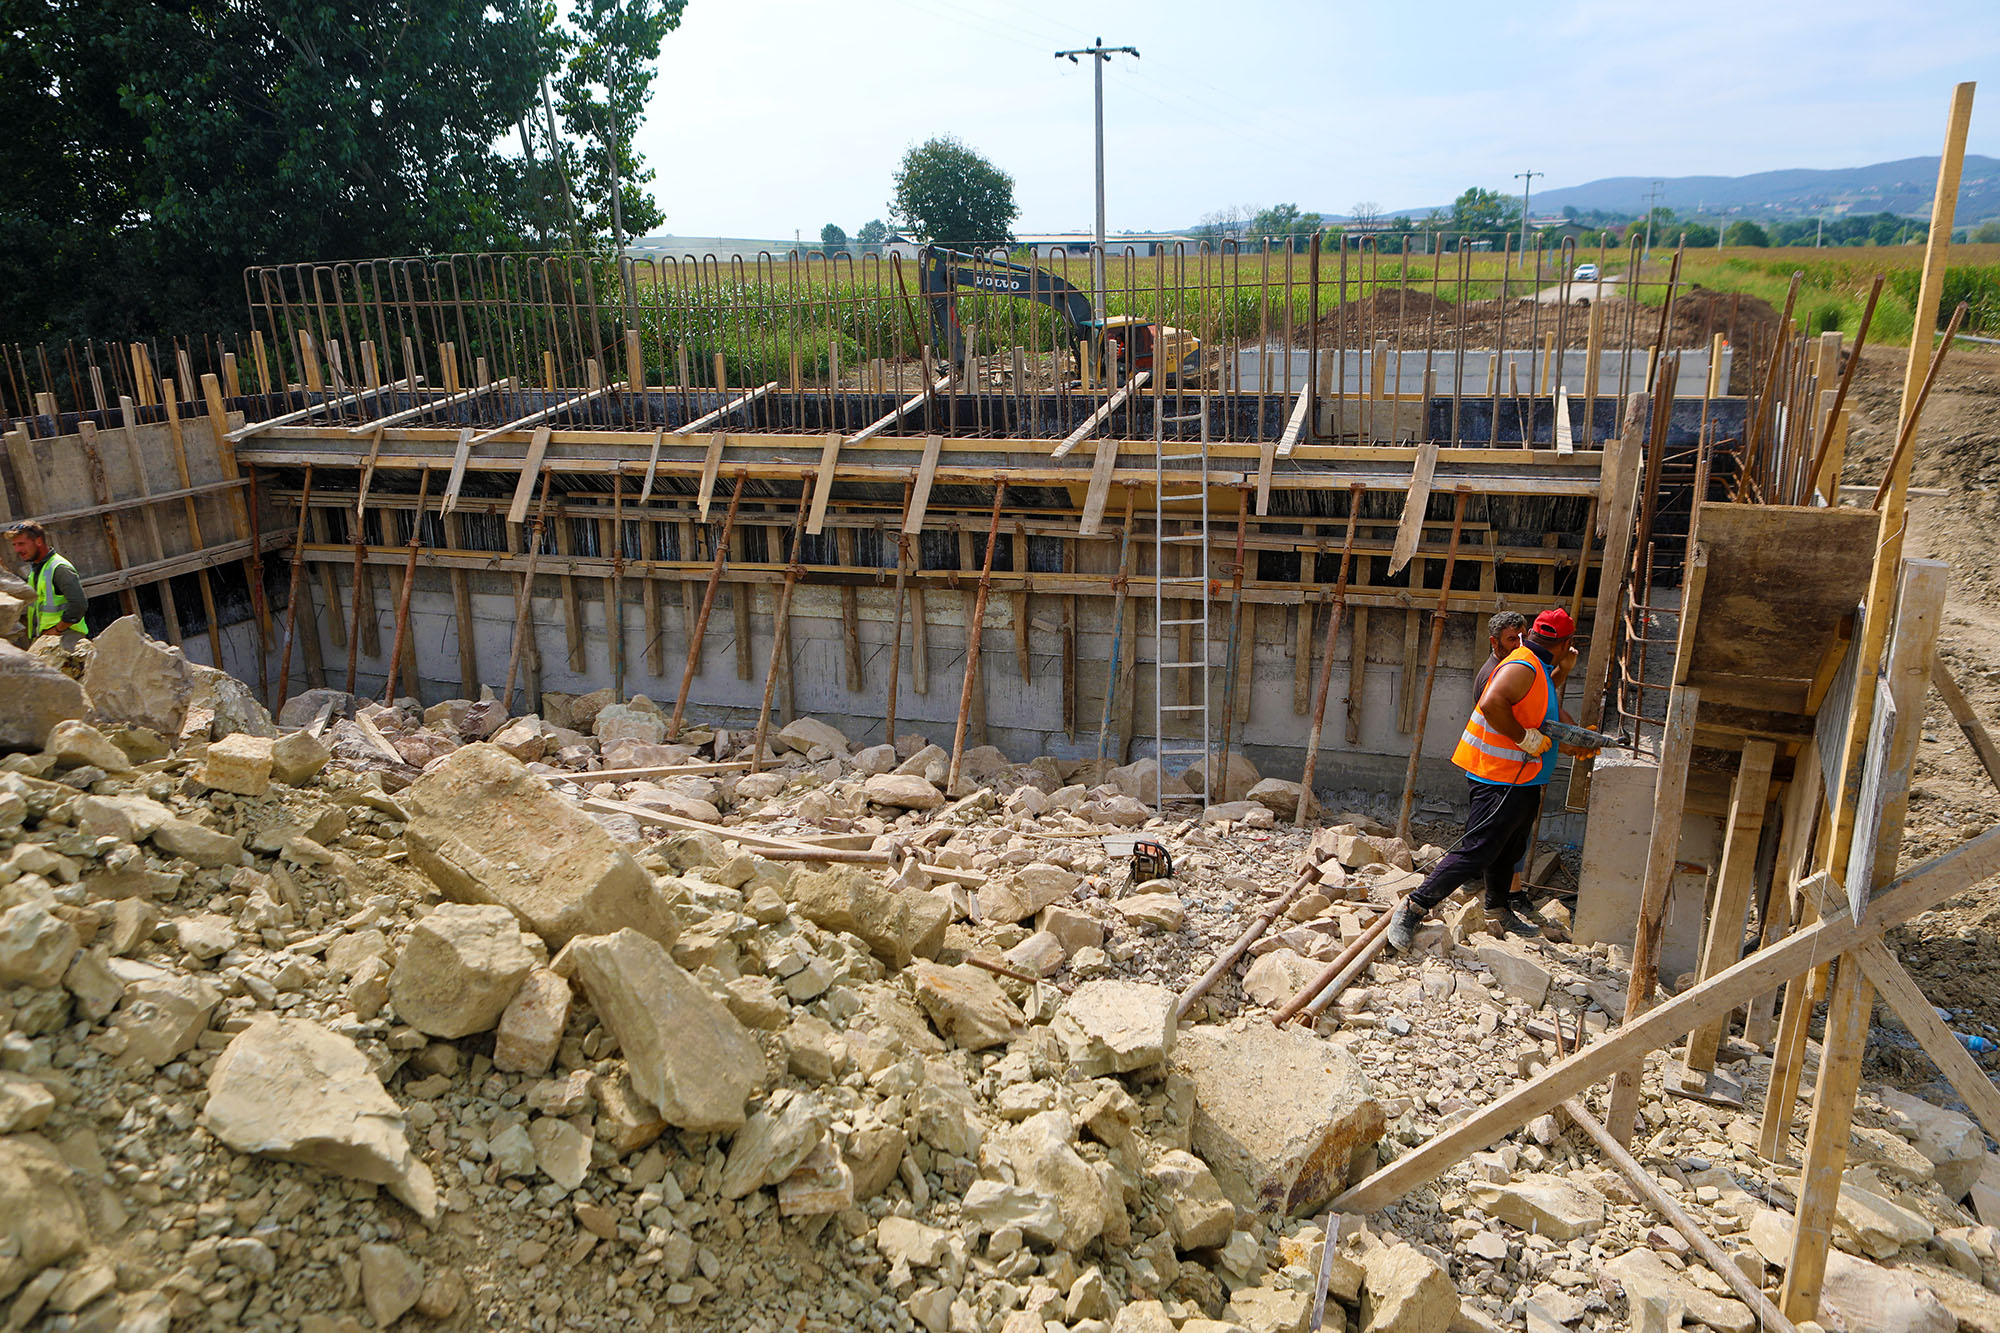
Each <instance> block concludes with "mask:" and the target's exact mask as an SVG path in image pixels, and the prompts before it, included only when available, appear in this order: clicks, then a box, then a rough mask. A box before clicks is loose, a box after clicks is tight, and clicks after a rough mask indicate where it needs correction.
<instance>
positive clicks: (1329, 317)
mask: <svg viewBox="0 0 2000 1333" xmlns="http://www.w3.org/2000/svg"><path fill="white" fill-rule="evenodd" d="M1464 316H1465V312H1464V311H1463V310H1461V309H1460V307H1458V306H1456V305H1453V304H1452V303H1451V302H1450V301H1446V300H1441V299H1440V298H1438V297H1435V296H1433V295H1431V294H1430V293H1429V292H1427V291H1424V290H1422V289H1421V288H1417V287H1378V288H1377V289H1376V290H1374V291H1372V292H1370V293H1369V294H1368V295H1366V296H1362V297H1357V298H1355V299H1354V300H1351V301H1346V302H1342V303H1340V304H1338V305H1336V306H1335V307H1334V308H1333V309H1332V310H1329V311H1327V312H1326V313H1325V314H1323V315H1321V316H1320V317H1319V340H1320V343H1321V345H1322V346H1332V345H1334V344H1335V343H1336V342H1337V341H1338V340H1340V339H1343V338H1344V339H1345V340H1346V341H1347V343H1348V344H1349V345H1350V346H1351V345H1353V344H1354V342H1355V341H1356V339H1358V338H1363V337H1367V336H1381V337H1394V336H1395V335H1396V331H1397V329H1398V328H1399V327H1400V328H1402V329H1405V330H1408V334H1409V336H1408V337H1407V338H1405V339H1404V341H1405V342H1406V343H1407V342H1410V341H1412V340H1420V339H1421V337H1422V335H1423V334H1424V333H1426V332H1428V331H1429V330H1430V329H1431V327H1432V326H1433V325H1435V326H1436V327H1437V328H1438V329H1440V330H1443V329H1448V328H1455V327H1456V326H1457V325H1458V323H1459V322H1460V321H1461V319H1463V318H1464ZM1311 336H1312V325H1310V324H1302V325H1300V326H1299V328H1298V329H1297V330H1295V331H1294V332H1293V334H1292V341H1293V342H1295V343H1297V344H1298V345H1299V346H1301V347H1303V346H1305V345H1306V344H1307V342H1308V341H1309V340H1310V339H1311Z"/></svg>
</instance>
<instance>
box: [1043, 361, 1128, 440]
mask: <svg viewBox="0 0 2000 1333" xmlns="http://www.w3.org/2000/svg"><path fill="white" fill-rule="evenodd" d="M1152 376H1153V372H1152V371H1150V370H1142V371H1140V372H1139V373H1138V374H1136V375H1134V376H1133V377H1132V378H1131V379H1129V380H1127V381H1126V382H1125V384H1124V386H1123V387H1122V388H1120V389H1119V390H1118V392H1116V393H1114V394H1112V395H1111V396H1110V397H1109V398H1107V399H1105V400H1104V403H1103V405H1102V406H1101V407H1099V408H1098V409H1097V410H1096V411H1095V412H1092V413H1091V414H1090V415H1089V416H1087V417H1085V418H1084V420H1083V424H1082V425H1080V426H1078V427H1077V428H1076V429H1075V430H1073V431H1071V432H1070V433H1069V434H1068V435H1066V436H1064V437H1063V441H1062V443H1061V444H1058V445H1057V446H1056V447H1055V448H1054V449H1052V450H1050V451H1049V457H1050V458H1067V457H1069V454H1070V451H1071V450H1073V449H1075V448H1076V447H1077V446H1078V445H1079V444H1082V443H1083V442H1084V441H1085V440H1087V439H1089V438H1090V437H1091V436H1092V435H1094V434H1096V433H1097V428H1098V427H1099V426H1102V425H1103V424H1104V423H1105V422H1106V421H1108V420H1110V419H1111V414H1112V413H1113V412H1116V411H1117V410H1118V409H1119V408H1120V407H1122V406H1124V403H1125V400H1126V399H1127V398H1130V397H1131V396H1132V394H1133V392H1134V391H1135V390H1137V389H1139V388H1141V387H1142V386H1143V385H1144V384H1145V383H1146V381H1147V380H1149V379H1151V378H1152Z"/></svg>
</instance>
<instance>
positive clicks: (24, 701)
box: [0, 643, 89, 752]
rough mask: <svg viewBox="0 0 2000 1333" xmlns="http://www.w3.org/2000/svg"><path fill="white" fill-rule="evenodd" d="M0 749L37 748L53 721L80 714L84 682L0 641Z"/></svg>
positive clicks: (85, 704)
mask: <svg viewBox="0 0 2000 1333" xmlns="http://www.w3.org/2000/svg"><path fill="white" fill-rule="evenodd" d="M0 700H5V701H6V702H5V703H4V704H0V752H6V751H11V750H26V751H30V752H36V751H40V750H41V749H42V748H43V747H44V746H46V745H47V744H48V740H49V733H50V732H51V731H53V730H55V726H56V723H58V722H68V721H70V720H72V719H74V718H80V717H82V716H83V713H84V709H85V708H87V707H88V706H89V701H88V700H86V699H85V698H84V695H83V686H81V685H79V684H77V683H76V682H75V681H73V680H71V679H70V678H69V677H68V676H65V675H64V674H63V673H62V672H60V671H58V670H56V669H55V668H54V667H52V666H49V665H48V664H47V663H45V662H43V661H42V660H41V659H40V658H37V657H34V656H32V655H30V654H28V653H25V652H22V651H21V650H20V649H19V648H16V647H15V646H14V645H13V644H11V643H0Z"/></svg>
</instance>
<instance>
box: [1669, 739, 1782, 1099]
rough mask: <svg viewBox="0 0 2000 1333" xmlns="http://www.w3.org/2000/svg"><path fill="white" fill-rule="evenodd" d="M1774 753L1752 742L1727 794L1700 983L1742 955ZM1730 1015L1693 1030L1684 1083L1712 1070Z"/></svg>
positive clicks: (1767, 745) (1684, 1063) (1770, 747)
mask: <svg viewBox="0 0 2000 1333" xmlns="http://www.w3.org/2000/svg"><path fill="white" fill-rule="evenodd" d="M1777 754H1778V749H1777V747H1776V746H1775V745H1773V744H1772V743H1771V742H1769V741H1750V742H1748V743H1746V744H1745V745H1744V747H1743V753H1742V757H1741V758H1740V759H1739V760H1738V761H1737V766H1736V781H1735V783H1734V785H1733V786H1732V787H1731V789H1730V793H1729V825H1728V832H1727V833H1726V834H1725V835H1724V838H1723V843H1722V864H1721V866H1720V867H1719V868H1718V869H1717V871H1716V875H1715V904H1714V907H1713V909H1712V910H1711V911H1710V913H1709V918H1708V936H1707V938H1706V939H1705V940H1704V941H1703V944H1702V950H1701V964H1700V969H1699V972H1698V973H1697V975H1698V976H1699V978H1700V979H1701V980H1703V981H1706V980H1707V979H1708V978H1710V977H1712V976H1714V975H1715V974H1716V973H1718V972H1720V971H1722V970H1723V969H1724V968H1726V967H1729V966H1732V965H1733V964H1734V963H1735V962H1736V961H1737V959H1738V958H1740V957H1741V956H1742V953H1743V922H1744V918H1745V916H1746V915H1747V913H1748V912H1749V910H1750V883H1751V880H1752V878H1753V877H1754V876H1755V874H1756V871H1757V844H1758V840H1759V839H1760V838H1762V837H1763V834H1764V806H1765V804H1766V802H1767V801H1768V800H1769V799H1770V794H1771V765H1772V763H1773V762H1774V761H1775V760H1776V759H1777ZM1727 1021H1728V1015H1726V1014H1725V1015H1724V1016H1723V1017H1722V1018H1721V1019H1718V1020H1713V1021H1711V1022H1707V1023H1704V1024H1702V1025H1701V1026H1700V1027H1698V1028H1696V1029H1695V1030H1694V1032H1693V1034H1692V1035H1690V1036H1689V1037H1688V1045H1687V1053H1686V1055H1685V1056H1684V1057H1683V1059H1682V1081H1683V1082H1690V1081H1691V1082H1693V1083H1694V1084H1696V1085H1697V1086H1699V1085H1702V1084H1705V1083H1706V1082H1707V1075H1708V1071H1709V1070H1711V1069H1714V1068H1715V1052H1716V1049H1717V1048H1718V1047H1719V1046H1720V1045H1721V1044H1722V1036H1723V1025H1724V1024H1725V1023H1726V1022H1727Z"/></svg>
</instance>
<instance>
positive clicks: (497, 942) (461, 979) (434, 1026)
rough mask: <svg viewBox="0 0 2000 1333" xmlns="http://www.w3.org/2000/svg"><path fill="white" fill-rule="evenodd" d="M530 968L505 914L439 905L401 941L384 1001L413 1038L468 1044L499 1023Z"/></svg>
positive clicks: (479, 907)
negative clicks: (453, 1039)
mask: <svg viewBox="0 0 2000 1333" xmlns="http://www.w3.org/2000/svg"><path fill="white" fill-rule="evenodd" d="M534 965H535V956H534V955H533V954H532V953H530V952H528V945H527V942H526V940H524V939H523V938H522V936H521V928H520V926H519V924H518V923H517V922H516V921H515V919H514V914H513V913H512V912H510V911H508V910H507V909H506V908H504V907H500V906H497V905H493V904H483V905H482V904H471V903H446V904H444V905H443V906H441V907H438V908H437V909H435V910H434V911H432V912H430V913H429V914H428V915H426V916H425V917H424V918H423V919H422V920H420V921H418V922H417V924H416V926H415V927H414V928H412V929H411V931H410V934H409V937H408V938H407V939H405V940H404V941H403V952H402V954H401V956H400V957H398V958H397V959H396V967H395V970H394V971H392V972H391V973H390V974H389V999H390V1001H391V1002H392V1003H394V1004H395V1006H396V1015H397V1017H399V1018H401V1019H402V1020H403V1021H404V1022H405V1023H408V1024H409V1025H410V1026H411V1027H413V1028H415V1029H416V1030H417V1031H419V1032H422V1033H426V1034H428V1035H430V1036H433V1037H469V1036H471V1035H472V1034H473V1033H475V1032H485V1031H487V1030H489V1029H491V1028H492V1027H493V1026H494V1025H495V1024H496V1023H498V1022H499V1021H500V1015H501V1014H502V1013H503V1012H505V1011H506V1009H507V1005H508V1003H509V1002H510V1001H512V1000H513V998H514V994H515V992H516V991H518V990H519V989H520V987H521V982H522V981H523V980H524V979H526V977H527V975H528V972H529V970H530V969H531V968H533V967H534ZM496 1053H497V1052H496Z"/></svg>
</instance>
